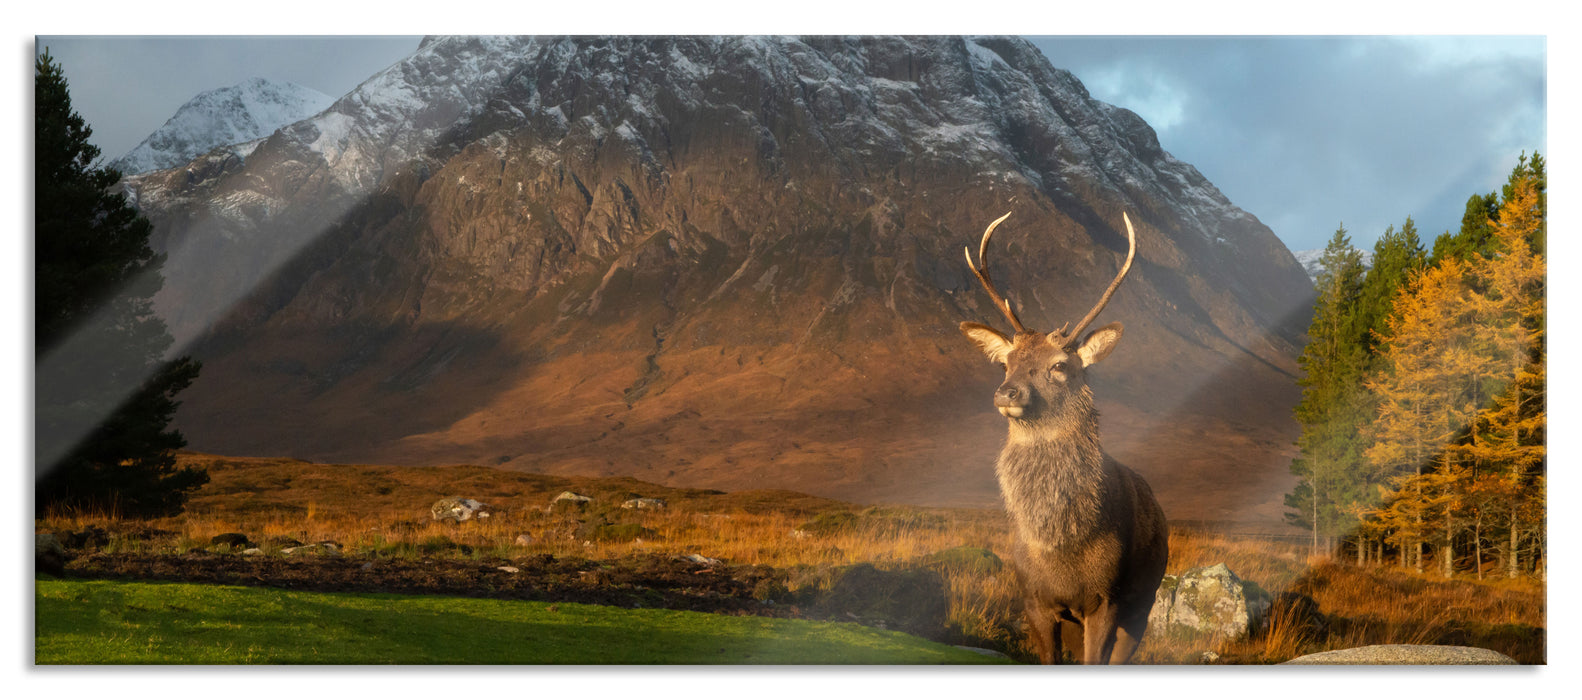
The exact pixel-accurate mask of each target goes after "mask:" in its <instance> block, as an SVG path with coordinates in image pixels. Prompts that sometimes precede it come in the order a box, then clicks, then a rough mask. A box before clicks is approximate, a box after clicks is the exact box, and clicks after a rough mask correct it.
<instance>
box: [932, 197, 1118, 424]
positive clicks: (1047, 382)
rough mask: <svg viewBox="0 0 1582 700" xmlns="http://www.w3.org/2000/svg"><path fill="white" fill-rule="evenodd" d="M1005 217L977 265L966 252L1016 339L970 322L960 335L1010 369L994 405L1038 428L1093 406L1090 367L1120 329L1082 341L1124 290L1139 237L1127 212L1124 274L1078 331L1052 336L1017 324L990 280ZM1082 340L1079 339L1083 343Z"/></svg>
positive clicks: (992, 226) (1109, 327)
mask: <svg viewBox="0 0 1582 700" xmlns="http://www.w3.org/2000/svg"><path fill="white" fill-rule="evenodd" d="M1010 215H1011V214H1010V213H1009V212H1007V213H1006V214H1005V216H1002V217H1000V218H998V219H995V220H994V222H993V223H990V224H989V227H988V229H986V230H984V232H983V241H982V242H981V243H979V244H978V261H977V262H976V263H974V262H973V260H972V249H971V248H968V249H967V251H966V252H967V265H968V266H969V267H971V268H972V273H973V274H974V275H976V276H977V278H978V281H979V282H982V283H983V287H984V289H986V290H988V292H989V297H990V298H991V299H993V300H994V305H995V308H997V309H999V310H1000V313H1003V314H1005V318H1006V319H1008V320H1009V321H1010V322H1011V327H1012V328H1014V329H1016V332H1015V335H1014V336H1011V337H1006V336H1005V334H1003V333H1001V332H999V331H997V330H995V329H993V328H991V327H989V326H986V325H983V324H981V323H971V322H966V323H962V324H961V332H962V333H964V334H966V336H967V338H969V339H971V340H972V342H973V343H976V344H977V346H978V348H979V349H981V350H982V351H983V354H984V355H987V356H988V358H989V361H990V362H994V363H996V364H999V365H1000V366H1001V367H1004V368H1005V382H1004V383H1002V384H1001V385H1000V388H999V389H998V390H996V391H995V392H994V406H995V408H998V409H999V410H1000V413H1001V414H1003V415H1005V416H1006V417H1007V418H1010V419H1012V421H1013V423H1017V422H1020V423H1023V424H1037V423H1039V422H1044V421H1049V420H1060V421H1063V420H1064V419H1065V418H1066V417H1068V416H1070V415H1071V414H1070V410H1071V409H1072V408H1073V407H1075V406H1078V405H1081V404H1087V405H1091V401H1092V394H1091V392H1090V391H1088V390H1087V380H1086V376H1085V374H1084V373H1085V371H1086V370H1087V368H1089V367H1092V366H1093V365H1095V364H1098V362H1099V361H1100V360H1103V359H1104V358H1105V357H1106V356H1108V355H1109V354H1110V351H1111V350H1113V349H1115V343H1116V342H1117V341H1119V340H1120V338H1121V324H1119V323H1111V324H1109V325H1107V326H1103V327H1101V328H1098V329H1095V330H1094V331H1093V332H1091V333H1088V334H1087V335H1085V336H1083V335H1081V334H1082V331H1083V329H1085V328H1087V327H1088V324H1089V323H1091V322H1092V321H1093V319H1094V318H1096V317H1097V316H1098V315H1099V312H1100V311H1102V310H1104V307H1105V305H1107V304H1109V302H1110V297H1111V296H1114V294H1115V290H1116V289H1117V288H1119V287H1120V286H1121V280H1123V279H1125V278H1126V273H1127V272H1128V271H1130V270H1131V267H1132V257H1133V256H1134V255H1135V254H1136V252H1137V234H1136V233H1135V232H1134V231H1133V230H1132V221H1131V218H1130V217H1127V216H1126V214H1125V213H1122V214H1121V218H1122V220H1123V221H1125V222H1126V238H1127V241H1128V245H1129V249H1128V250H1127V252H1126V262H1125V263H1124V264H1123V265H1121V271H1120V273H1119V274H1117V275H1115V281H1113V282H1111V283H1110V286H1109V288H1108V289H1106V290H1104V295H1103V296H1101V297H1100V298H1099V303H1098V304H1096V305H1094V307H1093V309H1092V310H1091V311H1089V312H1088V313H1087V315H1086V316H1083V317H1082V320H1080V321H1078V322H1077V324H1076V326H1075V327H1070V326H1069V324H1068V325H1066V326H1061V327H1060V329H1059V330H1056V331H1054V332H1053V333H1040V332H1038V331H1034V330H1029V329H1028V328H1026V327H1025V326H1023V325H1022V322H1021V321H1020V320H1019V319H1017V317H1016V312H1015V311H1013V310H1012V309H1011V303H1010V302H1009V301H1007V300H1006V298H1005V296H1004V295H1002V294H1000V292H999V290H997V289H995V287H994V282H993V281H992V280H990V279H989V265H988V262H987V260H986V258H987V256H988V251H989V238H990V237H992V236H993V235H994V229H995V227H997V226H999V225H1000V222H1002V221H1005V220H1006V218H1008V217H1010ZM1079 336H1080V340H1079Z"/></svg>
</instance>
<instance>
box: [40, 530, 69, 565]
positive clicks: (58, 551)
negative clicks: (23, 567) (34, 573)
mask: <svg viewBox="0 0 1582 700" xmlns="http://www.w3.org/2000/svg"><path fill="white" fill-rule="evenodd" d="M33 566H34V568H36V569H37V570H39V571H44V572H48V573H50V574H54V575H55V576H59V575H61V574H64V573H66V548H65V547H63V546H61V544H60V539H59V538H57V537H55V535H53V534H50V533H48V532H40V533H37V534H35V535H33Z"/></svg>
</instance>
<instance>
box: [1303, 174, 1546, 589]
mask: <svg viewBox="0 0 1582 700" xmlns="http://www.w3.org/2000/svg"><path fill="white" fill-rule="evenodd" d="M1544 183H1545V178H1544V162H1543V160H1542V158H1541V157H1539V156H1537V155H1536V154H1535V155H1534V156H1533V157H1532V159H1531V160H1529V159H1527V158H1526V157H1525V156H1524V157H1523V158H1522V159H1521V161H1520V162H1519V164H1518V166H1517V167H1516V169H1515V171H1514V172H1513V173H1512V174H1511V177H1510V182H1509V184H1508V185H1507V186H1506V187H1505V188H1504V192H1503V194H1502V196H1501V197H1500V198H1499V202H1500V204H1499V207H1498V208H1497V209H1496V210H1495V212H1494V216H1493V217H1490V218H1488V219H1487V220H1485V221H1482V222H1473V223H1474V224H1478V225H1473V224H1464V226H1463V231H1462V232H1461V234H1459V235H1458V236H1452V235H1451V234H1449V233H1448V232H1447V233H1446V234H1445V235H1444V236H1441V237H1440V240H1438V241H1436V243H1435V246H1434V250H1435V255H1434V256H1432V257H1428V256H1424V255H1423V254H1422V249H1421V247H1420V246H1418V244H1417V241H1416V236H1415V231H1414V232H1413V234H1412V236H1411V237H1410V240H1407V241H1404V242H1403V241H1402V239H1401V238H1400V237H1398V236H1393V237H1392V234H1393V231H1392V232H1390V233H1386V235H1385V237H1384V238H1381V239H1380V243H1379V246H1378V247H1377V248H1376V249H1375V267H1374V269H1373V270H1370V271H1368V272H1366V273H1365V276H1364V277H1362V278H1361V279H1359V271H1358V269H1357V265H1356V264H1355V258H1356V257H1357V256H1356V254H1355V251H1354V250H1350V248H1349V242H1347V241H1345V240H1344V237H1343V236H1342V233H1343V232H1338V233H1337V234H1336V238H1335V240H1333V241H1332V242H1331V248H1332V249H1333V250H1331V251H1329V254H1327V255H1326V257H1325V264H1326V270H1325V274H1324V275H1322V276H1321V277H1320V294H1319V301H1318V304H1317V307H1316V309H1315V312H1316V313H1315V319H1314V322H1313V325H1312V327H1311V328H1310V331H1309V336H1310V345H1309V348H1308V350H1307V352H1306V353H1305V354H1304V356H1303V360H1304V363H1305V365H1306V367H1307V369H1308V376H1307V377H1306V378H1305V379H1304V386H1305V387H1307V391H1306V392H1305V393H1304V397H1303V404H1302V406H1300V407H1299V408H1298V411H1297V417H1298V419H1299V420H1300V421H1302V423H1303V427H1304V432H1303V436H1302V440H1301V442H1300V443H1299V447H1300V448H1301V450H1302V454H1301V457H1299V458H1298V460H1297V462H1296V464H1294V465H1293V471H1294V472H1296V473H1297V475H1298V476H1299V477H1301V485H1300V486H1299V487H1298V488H1297V490H1296V491H1294V492H1293V493H1292V494H1291V495H1290V496H1288V497H1287V503H1288V505H1290V506H1291V508H1292V511H1293V514H1292V515H1291V516H1288V519H1290V520H1291V521H1292V522H1294V523H1297V524H1301V525H1304V526H1307V527H1310V528H1311V529H1312V532H1313V534H1314V537H1313V543H1314V546H1315V547H1320V546H1328V545H1334V546H1337V547H1340V548H1343V549H1347V550H1349V551H1350V552H1352V553H1354V555H1355V556H1356V559H1357V561H1359V562H1367V561H1370V560H1372V561H1385V560H1387V559H1391V558H1393V559H1394V560H1395V561H1397V562H1398V563H1399V564H1400V565H1402V566H1405V567H1409V568H1412V569H1415V570H1417V571H1424V570H1432V569H1437V570H1438V571H1439V572H1440V573H1441V574H1442V575H1444V576H1446V577H1449V576H1451V575H1453V574H1455V573H1456V572H1458V571H1459V572H1469V573H1473V574H1475V575H1476V576H1477V577H1479V578H1482V577H1484V576H1485V575H1487V574H1488V573H1489V572H1491V571H1493V570H1499V571H1501V572H1502V573H1503V575H1505V576H1507V577H1516V576H1519V575H1522V574H1523V573H1535V574H1537V575H1540V576H1541V575H1542V573H1543V571H1544V562H1545V551H1546V543H1547V540H1546V532H1545V528H1544V513H1545V507H1544V505H1545V493H1546V490H1545V489H1546V487H1545V451H1544V437H1545V410H1544V408H1545V400H1544V399H1545V397H1544V392H1545V364H1546V350H1545V343H1544V318H1545V256H1544V254H1543V252H1542V251H1543V250H1544V246H1543V241H1544V238H1545V235H1546V230H1545V200H1544ZM1476 199H1478V200H1479V202H1489V201H1494V199H1495V197H1494V195H1493V194H1490V195H1488V196H1487V197H1476ZM1471 210H1472V204H1469V211H1471ZM1407 223H1408V227H1409V226H1410V223H1411V222H1410V220H1408V222H1407ZM1403 243H1404V245H1403ZM1392 246H1394V247H1396V248H1401V249H1403V250H1404V254H1399V255H1395V256H1393V259H1394V260H1396V262H1393V263H1392V262H1389V261H1390V260H1391V259H1392V257H1391V255H1390V254H1389V253H1390V251H1389V248H1390V247H1392ZM1331 263H1333V264H1331ZM1381 265H1382V266H1381ZM1403 270H1404V272H1405V274H1402V272H1403ZM1376 275H1377V276H1385V275H1394V276H1395V277H1396V278H1398V279H1401V280H1402V283H1401V284H1400V286H1399V288H1397V289H1395V290H1394V291H1393V293H1382V294H1381V293H1378V292H1375V293H1374V294H1372V295H1371V296H1370V295H1368V294H1365V293H1363V291H1364V290H1365V289H1367V288H1368V287H1369V285H1368V281H1369V280H1370V279H1375V278H1376V277H1375V276H1376ZM1347 284H1350V285H1351V287H1350V288H1348V287H1346V285H1347ZM1373 286H1374V287H1375V289H1377V288H1378V287H1379V285H1377V284H1376V285H1373ZM1381 303H1387V306H1386V307H1385V308H1383V309H1382V310H1381V309H1380V308H1378V305H1379V304H1381ZM1374 326H1377V327H1374ZM1392 555H1393V556H1392Z"/></svg>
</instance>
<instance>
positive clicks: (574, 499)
mask: <svg viewBox="0 0 1582 700" xmlns="http://www.w3.org/2000/svg"><path fill="white" fill-rule="evenodd" d="M592 502H593V499H592V498H589V497H587V496H584V495H582V494H580V493H572V492H571V491H561V492H560V495H559V496H556V497H555V499H554V500H552V501H550V502H549V509H550V510H551V511H556V510H567V509H570V510H582V509H583V508H587V507H588V504H589V503H592Z"/></svg>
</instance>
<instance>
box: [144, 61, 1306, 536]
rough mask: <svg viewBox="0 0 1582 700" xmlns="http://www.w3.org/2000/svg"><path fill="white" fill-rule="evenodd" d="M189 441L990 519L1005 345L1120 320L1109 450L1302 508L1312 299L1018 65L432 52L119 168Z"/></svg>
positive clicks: (1241, 500)
mask: <svg viewBox="0 0 1582 700" xmlns="http://www.w3.org/2000/svg"><path fill="white" fill-rule="evenodd" d="M125 184H126V188H127V192H128V194H129V195H130V196H131V197H132V199H133V200H134V201H136V202H137V203H138V205H139V206H140V207H141V208H142V209H143V210H144V212H145V213H146V214H147V215H148V216H150V218H151V219H152V220H153V221H154V222H155V242H156V245H157V246H158V247H159V248H160V249H161V250H164V251H167V252H168V253H169V256H170V257H169V260H168V262H167V264H166V268H165V271H166V276H167V283H166V286H165V289H164V290H163V291H162V292H161V294H160V295H159V297H157V298H156V304H157V307H158V309H159V311H160V313H161V314H162V315H163V316H164V317H165V318H166V319H167V321H169V322H170V324H171V327H172V329H173V332H175V333H176V335H177V336H178V339H179V340H180V341H181V342H183V343H184V344H187V345H188V350H189V351H190V352H193V353H194V354H196V355H197V356H198V357H199V358H200V359H202V360H203V362H204V373H203V377H202V378H201V379H200V380H199V382H198V383H196V384H194V385H193V387H192V388H191V389H190V390H188V391H187V392H186V393H184V394H183V395H182V399H183V406H182V409H181V412H180V413H179V414H178V417H177V420H178V425H179V427H180V428H181V429H182V430H183V431H184V432H185V434H186V435H187V437H188V439H189V440H190V441H191V443H192V445H193V447H194V448H196V449H201V450H205V451H210V452H218V453H229V454H244V455H282V454H284V455H290V456H295V457H301V458H306V459H313V460H335V461H342V462H347V461H360V462H379V463H410V464H446V463H457V462H469V463H477V464H488V465H506V466H508V467H511V468H520V469H527V470H534V471H543V472H549V473H560V474H583V475H615V474H621V475H631V476H636V477H638V478H642V479H645V480H650V481H656V482H661V483H666V484H681V485H689V486H708V487H718V488H727V489H732V488H742V487H746V486H752V487H780V488H790V489H795V490H800V491H804V492H809V493H813V494H818V495H826V496H834V497H839V498H843V499H848V500H858V501H892V502H913V503H931V504H961V505H992V504H994V503H995V502H996V501H997V491H996V486H995V482H994V477H993V473H992V471H993V470H992V465H993V460H994V455H995V453H996V452H997V451H998V449H999V446H1000V444H1001V442H1002V441H1003V440H1004V432H1005V424H1004V419H1003V418H1001V417H1000V416H999V415H998V414H997V413H996V412H994V411H993V410H992V408H991V404H990V395H991V394H992V392H993V390H994V387H995V386H996V385H998V384H999V382H1000V380H1001V377H1000V376H999V375H1000V372H999V370H998V369H997V368H995V367H993V366H990V365H989V364H987V363H986V362H985V361H984V360H983V358H982V357H981V356H980V355H978V353H977V351H976V350H975V349H974V348H973V347H972V346H971V344H970V343H969V342H968V341H967V340H966V339H965V338H963V337H962V336H961V335H960V333H959V331H958V330H957V328H956V326H957V324H958V323H959V322H960V321H964V320H974V321H980V322H987V323H991V324H995V325H998V326H1000V327H1001V328H1004V320H1003V319H1002V318H1001V317H1000V316H999V314H998V313H996V312H995V310H994V308H993V306H991V304H990V302H989V300H988V296H987V295H986V294H985V293H984V292H983V290H982V289H981V287H980V286H979V285H978V283H977V282H976V280H974V279H973V278H972V276H971V274H970V273H969V271H968V270H967V267H966V265H965V262H964V261H963V260H962V252H961V251H962V249H963V248H964V247H966V246H967V245H971V244H975V243H976V242H977V240H978V238H979V237H980V236H981V234H982V231H983V228H984V226H985V225H986V224H987V223H988V222H989V221H990V220H992V219H994V218H995V217H998V216H999V215H1001V214H1003V213H1005V212H1007V211H1011V212H1013V216H1012V217H1011V219H1010V220H1008V221H1007V222H1006V224H1004V225H1003V226H1002V227H1001V233H1000V234H999V236H997V238H996V245H995V250H996V252H995V253H993V254H992V258H993V259H992V261H991V264H990V269H991V271H992V274H993V277H994V279H995V280H997V281H999V284H1000V285H1001V287H1002V288H1003V289H1004V290H1005V291H1006V292H1007V294H1008V296H1010V298H1011V299H1012V300H1013V302H1014V303H1016V304H1017V305H1018V308H1019V313H1020V315H1021V317H1022V319H1023V320H1024V322H1026V323H1028V325H1030V326H1032V327H1035V328H1040V329H1043V330H1050V329H1052V328H1053V327H1055V326H1058V325H1060V324H1061V323H1064V322H1070V321H1073V320H1075V319H1076V318H1077V317H1079V316H1081V315H1082V314H1083V313H1085V312H1086V311H1087V309H1088V308H1089V307H1091V306H1092V305H1093V303H1094V302H1095V301H1096V300H1097V297H1098V295H1099V293H1100V292H1101V291H1102V290H1103V289H1104V287H1105V285H1106V284H1107V283H1108V282H1109V280H1110V279H1111V278H1112V277H1113V276H1114V275H1115V272H1116V270H1117V269H1118V267H1119V265H1120V262H1121V260H1122V258H1123V257H1124V254H1125V247H1126V240H1125V236H1124V229H1121V228H1120V225H1121V213H1122V212H1123V211H1124V212H1127V213H1128V214H1129V215H1130V217H1131V219H1132V221H1133V222H1135V223H1136V224H1137V225H1138V252H1137V260H1136V262H1135V264H1134V265H1133V269H1132V272H1131V274H1130V276H1129V278H1128V281H1127V282H1126V284H1125V285H1124V286H1122V287H1121V289H1120V291H1119V293H1117V294H1116V296H1115V297H1114V300H1113V301H1112V302H1111V304H1110V305H1109V307H1108V308H1107V310H1106V311H1105V313H1104V314H1103V315H1102V316H1101V317H1100V318H1099V319H1098V320H1096V321H1095V323H1096V324H1103V323H1107V322H1109V321H1111V320H1122V321H1124V322H1125V323H1126V337H1125V339H1124V340H1123V341H1122V342H1121V344H1120V345H1119V347H1118V349H1117V350H1116V351H1115V352H1114V353H1113V354H1112V355H1111V356H1110V358H1109V359H1107V360H1106V364H1105V365H1103V366H1101V367H1100V368H1099V369H1097V370H1095V372H1094V378H1093V380H1092V381H1093V383H1094V386H1095V391H1096V393H1097V395H1098V403H1099V406H1100V408H1101V410H1102V411H1103V412H1104V418H1103V428H1104V431H1105V436H1104V439H1105V445H1106V449H1107V450H1108V451H1110V452H1111V453H1112V454H1115V455H1116V456H1117V457H1118V458H1120V459H1122V460H1123V461H1127V462H1128V463H1130V464H1132V465H1133V466H1134V467H1136V468H1138V469H1139V471H1141V472H1142V473H1144V474H1145V475H1146V476H1147V477H1148V478H1149V480H1150V482H1151V483H1152V484H1153V487H1154V490H1155V491H1156V492H1159V494H1160V499H1161V501H1162V502H1163V504H1164V505H1165V508H1166V511H1167V512H1168V513H1169V514H1170V516H1171V517H1172V518H1175V519H1201V520H1218V521H1226V520H1244V521H1259V522H1279V520H1280V517H1279V516H1280V512H1281V510H1282V508H1283V506H1282V505H1281V503H1280V496H1281V494H1283V493H1284V492H1285V491H1286V490H1288V489H1289V487H1290V475H1289V472H1288V471H1287V470H1286V465H1287V464H1288V462H1289V458H1290V454H1291V450H1290V445H1291V443H1292V441H1293V440H1294V439H1295V436H1296V424H1295V423H1294V421H1293V420H1291V418H1290V415H1291V413H1290V409H1291V407H1292V406H1293V405H1294V404H1295V402H1296V400H1297V398H1298V392H1297V390H1296V386H1295V383H1294V377H1295V374H1296V372H1297V365H1296V362H1295V356H1296V353H1297V350H1298V348H1299V343H1300V338H1301V332H1302V330H1303V329H1305V328H1306V326H1307V317H1308V314H1310V312H1311V300H1312V294H1313V290H1312V285H1311V283H1310V281H1309V280H1308V279H1307V278H1306V275H1305V274H1304V273H1303V271H1302V268H1301V267H1300V266H1299V265H1298V264H1297V262H1296V260H1295V259H1294V258H1293V257H1292V256H1291V254H1290V252H1289V251H1287V250H1286V249H1285V247H1284V246H1283V245H1282V244H1281V243H1280V242H1279V241H1278V240H1277V239H1276V238H1275V237H1274V235H1273V234H1272V233H1271V232H1270V231H1269V230H1268V228H1267V227H1265V226H1264V225H1263V224H1261V223H1260V222H1259V221H1258V220H1257V218H1256V217H1254V216H1252V215H1250V214H1248V213H1246V212H1244V211H1241V210H1240V209H1238V208H1237V207H1235V206H1234V205H1233V204H1231V203H1230V202H1229V201H1228V200H1227V199H1226V198H1225V197H1224V195H1223V194H1221V193H1220V192H1219V191H1218V190H1217V189H1216V188H1215V187H1214V186H1213V185H1212V184H1211V183H1209V182H1208V181H1207V180H1206V179H1205V178H1203V176H1202V175H1201V174H1199V173H1198V172H1197V170H1196V169H1194V168H1193V167H1192V166H1190V165H1188V164H1186V163H1183V162H1181V161H1179V160H1177V159H1176V158H1174V157H1172V156H1171V155H1170V154H1169V153H1167V152H1165V151H1164V150H1163V149H1162V148H1161V147H1160V145H1159V142H1158V140H1157V137H1156V135H1155V134H1154V131H1153V129H1151V128H1150V127H1149V126H1148V125H1147V124H1146V123H1145V122H1144V121H1143V120H1142V119H1141V118H1139V117H1138V116H1137V115H1136V114H1134V113H1132V112H1130V111H1128V110H1126V109H1123V108H1119V107H1115V106H1112V105H1108V104H1105V103H1102V102H1099V101H1097V100H1094V99H1092V97H1091V96H1090V95H1089V94H1088V92H1087V90H1086V89H1085V88H1084V87H1083V86H1082V84H1081V83H1080V82H1079V81H1078V80H1077V79H1076V78H1075V77H1073V76H1072V75H1071V74H1070V73H1067V72H1065V71H1061V70H1058V69H1056V68H1054V67H1052V66H1051V65H1049V63H1048V61H1047V60H1046V59H1045V58H1044V56H1043V55H1042V54H1041V53H1040V52H1039V51H1038V50H1037V49H1036V48H1035V47H1033V46H1032V45H1031V44H1030V43H1028V42H1026V41H1023V40H1020V39H1014V38H970V39H968V38H961V37H924V38H896V37H863V38H841V37H811V38H790V37H773V38H766V37H725V38H714V37H620V38H601V37H577V38H554V37H525V38H511V37H489V38H475V37H446V38H430V39H426V40H425V41H424V42H423V43H422V44H421V45H420V47H419V49H418V50H417V51H416V52H415V53H414V54H413V55H412V56H411V57H409V58H408V59H406V60H404V61H401V62H399V63H397V64H396V65H394V66H392V67H391V68H389V69H387V70H385V71H383V72H381V73H379V74H377V75H375V76H373V77H371V78H370V79H369V80H367V81H366V82H364V83H363V84H362V85H360V86H359V87H358V88H356V89H355V90H353V91H352V92H350V93H348V94H347V95H345V96H343V97H341V98H339V99H338V100H336V101H335V103H334V104H333V105H331V106H330V107H329V108H327V109H326V110H324V111H323V112H321V113H319V114H317V115H315V116H313V117H311V118H308V119H306V120H303V121H300V122H297V123H295V124H292V125H289V126H286V127H284V128H282V129H280V130H278V131H277V132H275V133H274V134H273V135H271V136H269V137H268V138H267V139H265V140H264V141H263V142H262V143H261V144H259V145H258V147H257V148H256V149H255V150H254V151H253V152H252V154H251V155H250V156H248V157H247V158H246V159H245V161H244V160H243V159H241V158H238V157H236V156H235V155H233V154H227V153H223V152H211V153H209V154H206V155H204V156H201V157H199V158H198V159H196V160H194V161H193V162H192V163H190V164H188V166H187V167H186V168H185V169H181V170H167V171H161V172H155V173H150V174H147V175H144V176H139V177H134V178H129V179H128V180H127V182H126V183H125Z"/></svg>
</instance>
